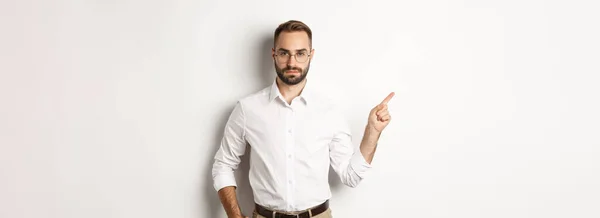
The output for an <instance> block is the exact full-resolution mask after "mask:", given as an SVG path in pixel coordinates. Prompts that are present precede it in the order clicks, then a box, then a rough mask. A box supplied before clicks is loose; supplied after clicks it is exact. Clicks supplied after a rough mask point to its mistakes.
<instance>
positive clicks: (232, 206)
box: [219, 186, 244, 218]
mask: <svg viewBox="0 0 600 218" xmlns="http://www.w3.org/2000/svg"><path fill="white" fill-rule="evenodd" d="M235 189H236V187H235V186H227V187H224V188H222V189H220V190H219V198H220V199H221V204H223V208H224V209H225V212H226V213H227V217H229V218H233V217H236V218H237V217H244V216H243V215H242V211H241V210H240V206H239V204H238V201H237V197H236V193H235Z"/></svg>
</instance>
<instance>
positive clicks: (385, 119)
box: [367, 92, 394, 133]
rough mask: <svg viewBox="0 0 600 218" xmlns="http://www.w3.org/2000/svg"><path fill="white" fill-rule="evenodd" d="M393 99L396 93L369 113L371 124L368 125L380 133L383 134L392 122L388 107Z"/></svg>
mask: <svg viewBox="0 0 600 218" xmlns="http://www.w3.org/2000/svg"><path fill="white" fill-rule="evenodd" d="M392 97H394V92H392V93H390V94H389V95H388V96H387V97H386V98H385V99H384V100H383V101H382V102H381V103H380V104H379V105H377V106H375V108H373V109H371V113H369V123H368V124H367V125H368V126H369V127H371V128H372V129H373V130H375V131H377V132H378V133H381V132H382V131H383V129H385V127H386V126H387V125H388V124H389V123H390V120H392V116H390V113H389V111H388V105H387V104H388V102H390V100H392Z"/></svg>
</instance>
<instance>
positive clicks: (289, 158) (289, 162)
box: [212, 20, 394, 218]
mask: <svg viewBox="0 0 600 218" xmlns="http://www.w3.org/2000/svg"><path fill="white" fill-rule="evenodd" d="M314 54H315V50H314V49H312V32H311V30H310V28H309V27H308V26H306V25H305V24H304V23H302V22H300V21H294V20H290V21H288V22H285V23H283V24H281V25H279V27H278V28H277V29H276V30H275V37H274V47H273V49H272V57H273V61H274V63H275V71H276V72H277V77H276V78H275V81H274V82H273V84H272V85H271V86H270V87H267V88H265V89H263V90H261V91H259V92H257V93H255V94H253V95H250V96H248V97H245V98H243V99H242V100H240V101H238V102H237V104H236V106H235V108H234V110H233V112H232V113H231V115H230V117H229V120H228V122H227V124H226V126H225V131H224V136H223V139H222V141H221V147H220V148H219V150H218V151H217V154H216V155H215V162H214V165H213V170H212V175H213V179H214V187H215V189H216V190H217V191H218V194H219V198H220V199H221V203H222V204H223V207H224V209H225V211H226V213H227V216H228V217H229V218H243V217H245V216H243V215H242V212H241V210H240V207H239V206H238V202H237V197H236V192H235V189H236V186H237V185H236V182H235V178H234V175H233V172H234V170H236V169H237V168H238V164H239V163H240V156H241V155H243V154H244V152H245V149H246V144H248V145H250V146H249V148H250V149H251V152H250V173H249V177H250V185H251V187H252V191H253V193H254V201H255V203H256V207H255V210H254V214H253V218H275V217H277V218H288V217H289V218H292V217H293V218H298V217H301V218H304V217H307V218H308V217H314V218H330V217H331V210H330V209H329V206H328V205H329V204H328V202H329V198H330V197H331V192H330V189H329V181H328V173H329V166H330V165H331V166H332V168H333V169H334V171H335V172H336V173H337V174H338V175H339V177H340V179H341V181H342V183H344V184H345V185H347V186H350V187H356V186H357V185H358V183H359V182H360V181H361V180H362V178H363V177H364V173H365V172H366V171H368V170H369V169H370V168H371V165H370V164H371V161H372V160H373V155H374V154H375V149H376V147H377V141H378V140H379V136H380V134H381V132H382V131H383V129H384V128H385V127H386V126H387V125H388V123H389V122H390V119H391V117H390V114H389V113H388V110H387V103H388V102H389V101H390V99H391V98H392V97H393V96H394V93H393V92H392V93H390V95H388V96H387V97H386V98H385V99H384V100H383V102H382V103H381V104H379V105H377V106H376V107H375V108H373V109H372V110H371V112H370V114H369V118H368V124H367V126H366V128H365V132H364V136H363V139H362V142H361V144H360V152H354V149H353V147H354V146H353V145H352V142H351V134H350V130H349V127H348V125H347V123H346V122H345V121H344V119H343V116H342V114H341V113H340V111H338V110H337V109H336V108H335V107H334V106H333V105H331V103H330V101H328V100H327V99H326V98H324V97H322V96H320V95H319V94H318V93H315V92H314V89H311V87H310V84H309V83H308V82H307V79H306V75H307V74H308V70H309V68H310V62H311V60H312V58H313V57H314Z"/></svg>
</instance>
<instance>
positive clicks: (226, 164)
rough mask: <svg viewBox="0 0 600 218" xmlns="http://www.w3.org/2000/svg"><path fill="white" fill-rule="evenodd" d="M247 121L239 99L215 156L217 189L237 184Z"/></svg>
mask: <svg viewBox="0 0 600 218" xmlns="http://www.w3.org/2000/svg"><path fill="white" fill-rule="evenodd" d="M245 122H246V119H245V114H244V110H243V107H242V103H241V102H239V101H238V102H237V103H236V105H235V108H234V109H233V111H232V112H231V115H230V116H229V119H228V120H227V124H226V125H225V130H224V133H223V139H222V140H221V145H220V147H219V150H218V151H217V153H216V154H215V158H214V159H215V162H214V164H213V168H212V178H213V182H214V188H215V190H216V191H219V190H220V189H222V188H224V187H227V186H237V184H236V181H235V176H234V174H233V173H234V171H235V170H236V169H237V168H238V166H239V164H240V157H241V156H242V155H244V152H245V151H246V140H245V132H246V131H245V126H246V125H245V124H246V123H245Z"/></svg>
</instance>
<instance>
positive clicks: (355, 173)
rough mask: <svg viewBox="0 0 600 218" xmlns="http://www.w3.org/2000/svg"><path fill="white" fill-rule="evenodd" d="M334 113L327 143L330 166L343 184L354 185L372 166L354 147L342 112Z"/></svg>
mask: <svg viewBox="0 0 600 218" xmlns="http://www.w3.org/2000/svg"><path fill="white" fill-rule="evenodd" d="M335 113H336V114H335V115H334V117H335V119H334V121H333V124H334V128H335V130H334V131H335V132H334V135H333V139H332V140H331V142H330V144H329V157H330V160H331V167H332V168H333V170H334V171H335V172H336V173H337V174H338V176H339V177H340V180H341V181H342V183H343V184H345V185H347V186H349V187H356V186H357V185H358V184H359V183H360V181H361V180H362V179H363V178H365V176H366V174H367V172H368V171H369V170H370V169H371V167H372V166H371V165H370V164H369V163H367V161H366V160H365V158H364V156H363V155H362V153H361V152H360V150H358V148H357V147H354V145H353V143H352V134H351V133H350V126H349V125H348V123H347V122H346V121H345V120H344V118H343V116H342V114H341V113H339V112H335Z"/></svg>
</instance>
